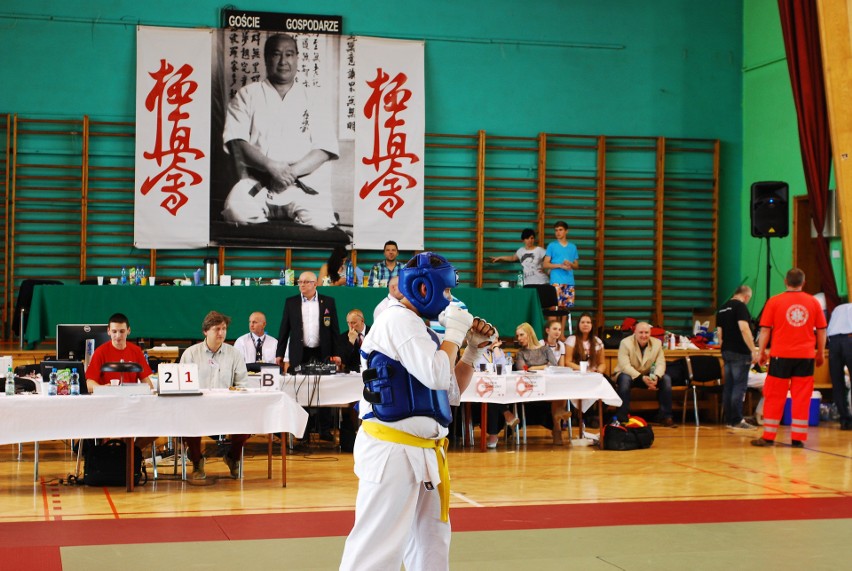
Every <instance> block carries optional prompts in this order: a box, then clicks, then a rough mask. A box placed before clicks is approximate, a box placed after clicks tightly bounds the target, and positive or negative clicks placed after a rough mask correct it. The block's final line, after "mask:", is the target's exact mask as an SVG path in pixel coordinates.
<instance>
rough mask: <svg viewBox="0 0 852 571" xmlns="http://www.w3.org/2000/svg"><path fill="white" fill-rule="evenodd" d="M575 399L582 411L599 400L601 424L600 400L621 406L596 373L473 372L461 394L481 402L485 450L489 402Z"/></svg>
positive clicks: (610, 389) (600, 409)
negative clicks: (498, 373) (506, 373)
mask: <svg viewBox="0 0 852 571" xmlns="http://www.w3.org/2000/svg"><path fill="white" fill-rule="evenodd" d="M553 400H570V401H574V403H575V405H576V406H577V408H579V409H580V410H581V411H584V412H585V411H586V410H588V409H589V408H590V407H591V406H592V405H593V404H594V403H595V402H597V403H598V417H599V420H600V423H601V424H600V426H603V405H602V404H601V403H602V402H603V403H605V404H608V405H611V406H621V397H619V396H618V393H616V392H615V389H614V388H613V387H612V385H611V384H610V383H609V381H607V380H606V378H604V376H603V375H601V374H599V373H579V372H575V371H571V372H546V371H529V372H526V373H509V374H508V375H495V374H491V373H481V372H478V371H477V372H475V373H474V374H473V378H472V379H471V380H470V384H469V385H468V386H467V388H466V389H465V391H464V392H463V393H462V395H461V401H462V402H479V403H482V416H481V419H482V420H481V421H480V423H479V433H480V443H479V445H480V449H481V450H482V451H485V441H486V435H485V428H486V425H487V422H486V421H485V418H486V415H487V412H486V408H487V405H488V403H493V404H514V403H523V402H532V401H553Z"/></svg>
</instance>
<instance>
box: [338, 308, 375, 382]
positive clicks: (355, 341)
mask: <svg viewBox="0 0 852 571" xmlns="http://www.w3.org/2000/svg"><path fill="white" fill-rule="evenodd" d="M346 325H348V326H349V331H347V333H346V340H347V341H348V342H349V345H351V346H352V348H351V350H350V353H349V357H348V358H347V359H346V361H345V363H344V366H345V368H346V370H348V371H350V372H351V371H360V370H361V343H362V342H363V341H364V337H365V336H366V335H367V332H368V331H369V330H370V328H369V327H367V324H366V323H365V322H364V313H363V312H362V311H361V310H360V309H353V310H352V311H350V312H349V313H347V314H346Z"/></svg>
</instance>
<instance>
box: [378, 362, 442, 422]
mask: <svg viewBox="0 0 852 571" xmlns="http://www.w3.org/2000/svg"><path fill="white" fill-rule="evenodd" d="M366 358H367V370H366V371H364V372H363V373H362V375H361V377H362V379H363V380H364V400H366V401H367V402H368V403H370V404H372V405H373V415H374V416H375V417H376V418H378V419H379V420H382V421H384V422H394V421H397V420H403V419H405V418H410V417H412V416H428V417H429V418H434V419H435V420H437V421H438V423H439V424H440V425H441V426H444V427H446V426H449V425H450V422H451V421H452V420H453V414H452V412H451V410H450V401H449V398H448V396H447V391H436V390H432V389H430V388H428V387H427V386H426V385H424V384H423V383H421V382H420V381H418V380H417V379H416V378H414V377H413V376H412V375H411V374H409V372H408V371H407V370H406V368H405V367H403V365H402V363H400V362H399V361H395V360H393V359H391V358H390V357H388V356H387V355H385V354H383V353H379V352H377V351H376V352H373V353H370V354H369V355H368V356H366ZM368 416H369V415H368Z"/></svg>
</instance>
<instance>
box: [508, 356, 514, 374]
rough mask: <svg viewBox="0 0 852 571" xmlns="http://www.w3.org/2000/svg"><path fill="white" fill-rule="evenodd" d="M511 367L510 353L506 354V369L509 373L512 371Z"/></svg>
mask: <svg viewBox="0 0 852 571" xmlns="http://www.w3.org/2000/svg"><path fill="white" fill-rule="evenodd" d="M513 365H514V362H513V361H512V354H511V353H506V368H507V369H508V370H509V371H511V370H512V366H513Z"/></svg>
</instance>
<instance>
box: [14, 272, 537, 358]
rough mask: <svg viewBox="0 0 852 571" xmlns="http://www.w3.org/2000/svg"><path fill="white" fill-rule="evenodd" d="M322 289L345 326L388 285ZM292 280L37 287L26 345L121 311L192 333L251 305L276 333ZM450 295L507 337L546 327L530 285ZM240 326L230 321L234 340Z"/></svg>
mask: <svg viewBox="0 0 852 571" xmlns="http://www.w3.org/2000/svg"><path fill="white" fill-rule="evenodd" d="M318 291H319V293H321V294H323V295H328V296H330V297H332V298H334V300H335V303H336V305H337V316H338V321H339V323H338V326H339V328H340V330H341V331H345V330H346V313H347V312H348V311H349V310H351V309H356V308H357V309H360V310H362V311H363V312H364V316H365V317H366V321H367V324H368V325H369V324H372V322H373V309H374V308H375V307H376V305H378V303H379V302H380V301H381V300H382V299H383V298H384V297H385V296H387V289H386V288H364V287H321V288H318ZM298 293H299V289H298V288H297V287H292V286H270V285H267V286H256V285H252V286H250V287H246V286H231V287H222V286H202V287H186V286H181V287H178V286H156V287H151V286H119V285H104V286H95V285H83V286H81V285H65V286H55V285H53V286H36V288H35V291H34V292H33V300H32V304H31V306H30V313H29V320H28V322H27V329H26V337H25V339H26V342H27V343H29V344H30V345H31V346H34V344H35V343H38V342H39V341H42V340H43V339H45V338H46V337H53V336H54V335H55V334H56V325H57V324H59V323H104V322H106V320H107V318H108V317H109V316H110V315H112V314H113V313H115V312H116V311H120V312H122V313H124V314H125V315H127V317H128V318H129V319H130V323H131V324H132V327H133V336H134V337H151V338H155V339H197V338H200V337H201V322H202V321H203V319H204V316H205V315H207V312H209V311H210V310H214V309H215V310H216V311H219V312H221V313H224V314H226V315H228V316H230V317H231V318H232V319H234V320H235V321H236V323H241V322H242V321H241V320H248V316H249V315H250V314H251V313H252V312H254V311H262V312H264V313H265V314H266V320H267V322H268V323H269V331H270V333H272V334H273V335H275V334H276V333H277V331H278V327H279V324H280V319H281V315H282V312H283V310H284V300H285V299H286V298H288V297H290V296H293V295H297V294H298ZM453 294H454V295H455V296H456V297H457V298H459V299H461V300H462V301H463V302H464V303H465V305H467V307H468V309H469V310H470V312H471V313H472V314H474V315H478V316H481V317H483V318H485V319H487V320H488V321H490V322H491V323H493V324H494V326H495V327H497V329H498V330H499V331H500V332H501V333H502V334H503V335H512V334H513V333H514V331H515V328H516V327H517V326H518V325H520V324H521V323H523V322H524V321H526V322H529V323H530V324H531V325H532V326H533V329H534V330H536V331H541V330H542V329H543V328H544V321H543V320H544V318H543V316H542V312H541V305H540V304H539V301H538V294H537V293H536V291H535V290H534V289H530V288H471V287H458V288H453ZM242 332H243V327H231V329H230V330H229V332H228V333H229V339H235V338H236V337H238V336H239V335H241V334H242Z"/></svg>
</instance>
